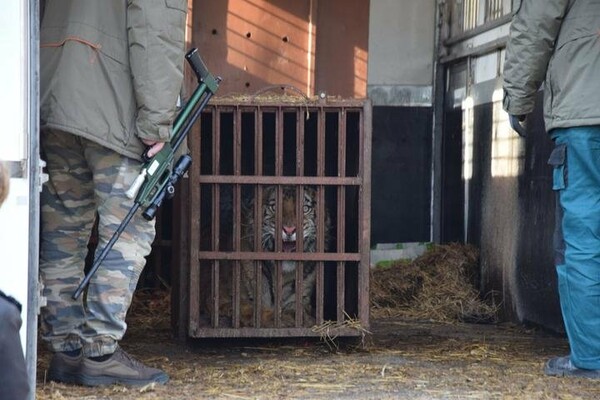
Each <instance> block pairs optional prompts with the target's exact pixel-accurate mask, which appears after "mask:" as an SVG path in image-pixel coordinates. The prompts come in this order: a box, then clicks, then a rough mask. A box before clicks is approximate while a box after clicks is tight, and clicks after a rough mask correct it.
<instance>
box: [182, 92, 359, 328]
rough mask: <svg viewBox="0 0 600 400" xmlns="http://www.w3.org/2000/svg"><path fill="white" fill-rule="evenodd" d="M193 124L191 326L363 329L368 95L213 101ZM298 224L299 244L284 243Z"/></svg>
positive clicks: (190, 236)
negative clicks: (196, 129)
mask: <svg viewBox="0 0 600 400" xmlns="http://www.w3.org/2000/svg"><path fill="white" fill-rule="evenodd" d="M198 125H199V132H198V134H194V135H192V138H191V140H190V149H191V153H192V158H193V159H194V160H195V162H194V164H193V167H192V169H191V171H190V172H189V180H188V182H189V186H188V190H189V202H190V203H189V206H188V210H189V211H188V212H189V218H190V229H189V260H190V264H189V271H188V273H189V282H188V284H189V301H188V303H187V305H188V306H189V326H188V335H189V336H190V337H277V336H279V337H287V336H319V335H321V334H322V333H320V330H319V329H318V328H319V326H324V325H326V326H327V327H328V329H330V331H333V332H331V333H332V334H333V333H334V334H335V335H341V336H358V335H360V334H362V331H361V330H360V329H357V328H356V327H357V326H360V327H361V328H367V327H368V325H369V296H368V293H369V290H368V288H369V248H370V244H369V237H370V219H369V216H370V194H371V187H370V173H371V172H370V169H371V107H370V103H369V101H368V100H333V101H332V100H322V101H315V102H309V101H301V102H287V103H286V102H283V103H277V102H272V103H271V102H256V101H250V100H242V101H225V100H218V99H215V100H213V101H212V102H211V104H210V105H209V106H208V107H207V109H206V110H205V111H204V113H203V115H202V117H201V121H200V123H199V124H198ZM300 199H302V201H300ZM311 201H312V202H311ZM269 202H270V203H269ZM288 202H289V204H288ZM269 207H271V208H270V210H271V214H269V211H268V208H269ZM286 207H287V208H286ZM286 210H287V211H286ZM311 213H314V214H311ZM284 214H286V215H287V214H289V215H287V216H286V215H284ZM290 215H293V221H291V222H290V221H289V218H290V217H289V216H290ZM307 215H310V217H311V218H309V217H308V216H307ZM313 216H314V217H313ZM286 218H287V219H288V220H287V221H284V220H285V219H286ZM249 221H251V222H249ZM307 221H308V222H307ZM267 222H268V223H270V224H271V227H272V233H271V234H270V235H271V236H269V237H270V241H271V242H270V243H271V245H270V247H265V246H266V245H265V244H264V243H263V242H265V240H263V234H265V232H267V230H268V226H267ZM311 223H312V230H311V229H309V228H310V227H309V228H306V226H308V225H310V224H311ZM301 227H302V229H301ZM291 231H294V232H297V235H296V236H295V241H294V242H293V244H292V245H290V243H286V242H285V241H284V240H283V237H284V236H286V235H287V233H290V232H291ZM300 231H302V232H303V234H302V235H301V234H300ZM286 232H287V233H286ZM307 232H310V234H309V233H307ZM286 237H287V236H286ZM290 237H291V236H290ZM290 246H291V247H292V248H291V249H290ZM186 297H187V296H186Z"/></svg>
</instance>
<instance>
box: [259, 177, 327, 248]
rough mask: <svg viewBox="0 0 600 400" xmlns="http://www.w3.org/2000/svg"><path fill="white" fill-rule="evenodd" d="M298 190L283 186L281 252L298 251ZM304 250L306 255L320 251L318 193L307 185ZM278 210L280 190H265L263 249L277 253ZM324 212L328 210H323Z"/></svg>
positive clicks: (305, 192)
mask: <svg viewBox="0 0 600 400" xmlns="http://www.w3.org/2000/svg"><path fill="white" fill-rule="evenodd" d="M296 194H297V190H296V187H294V186H283V187H282V199H281V227H277V228H278V229H281V250H282V251H283V252H295V251H297V249H296V243H297V237H298V236H297V235H298V231H299V230H298V227H297V225H298V222H299V221H300V219H298V218H297V210H298V207H297V206H296ZM302 201H303V203H302V219H301V223H302V231H301V232H302V243H303V245H302V247H303V250H304V251H305V252H315V251H316V250H317V207H316V205H317V192H316V190H315V189H314V188H312V187H308V186H305V187H304V193H303V199H302ZM276 207H277V187H276V186H269V187H267V188H266V189H265V193H264V201H263V221H262V230H261V244H262V248H263V250H266V251H274V250H275V240H276V238H277V235H276V234H275V230H276V229H277V228H276V226H275V222H276V215H277V211H276ZM321 210H324V208H321ZM325 228H326V232H325V236H326V237H325V239H326V240H325V242H326V243H327V241H328V235H329V229H328V228H329V215H328V213H325Z"/></svg>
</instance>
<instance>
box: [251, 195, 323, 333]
mask: <svg viewBox="0 0 600 400" xmlns="http://www.w3.org/2000/svg"><path fill="white" fill-rule="evenodd" d="M277 192H278V190H277V186H276V185H270V186H266V187H265V188H264V190H263V201H262V207H261V208H260V209H261V211H262V217H261V219H262V221H261V226H260V228H259V229H260V248H261V249H262V251H267V252H269V251H275V249H276V245H275V241H276V238H277V235H276V229H280V230H281V235H280V236H281V245H280V247H279V248H280V249H281V251H282V252H296V251H297V249H296V242H297V234H298V230H297V226H296V225H297V222H298V218H296V212H297V211H296V210H297V206H296V194H297V188H296V187H295V186H292V185H284V186H282V187H281V193H282V198H281V202H280V204H281V226H276V215H277V205H278V202H277ZM303 192H304V193H303V205H302V213H303V216H302V243H303V251H304V252H307V253H314V252H316V251H317V244H318V238H317V222H318V219H317V212H322V210H323V211H324V212H325V214H324V227H325V229H324V232H323V233H322V234H323V236H324V250H327V249H328V247H329V243H330V237H331V218H330V215H329V212H328V211H327V208H326V207H325V206H323V207H319V206H318V204H317V190H316V189H315V188H314V187H311V186H304V188H303ZM253 210H254V200H253V199H252V200H251V201H250V202H249V203H247V204H246V205H245V206H244V207H242V227H241V230H242V237H241V247H242V251H256V250H257V249H256V247H255V246H254V237H255V233H256V229H257V227H256V226H255V222H256V221H255V220H256V219H255V218H254V211H253ZM297 263H298V262H297V261H293V260H284V261H281V262H279V263H277V262H275V261H272V260H263V261H259V262H255V261H251V260H242V262H241V265H242V268H241V269H242V280H243V281H242V282H241V285H240V286H241V287H242V296H241V298H242V302H244V301H246V304H254V302H253V298H254V296H255V293H256V289H255V287H256V267H255V266H256V265H257V264H258V265H259V266H260V268H261V274H262V279H261V281H262V283H261V289H260V293H261V310H262V311H261V313H262V314H261V319H262V323H263V324H264V325H267V326H268V325H272V324H273V312H274V311H275V303H276V285H277V281H276V268H277V266H278V265H279V266H280V268H281V276H282V278H281V280H282V282H281V284H282V285H281V312H282V314H281V315H282V323H283V324H284V325H286V326H289V325H290V324H292V323H293V321H294V316H295V309H296V267H297ZM315 264H316V263H315V262H314V261H304V262H303V280H302V294H301V299H302V309H303V311H304V315H303V320H304V324H306V325H312V324H314V322H315V316H314V311H313V306H312V303H313V302H312V298H313V294H314V290H315V283H316V272H317V271H316V265H315ZM244 292H245V293H244ZM247 317H248V313H247V312H246V313H244V312H243V311H242V318H243V319H245V318H246V319H247Z"/></svg>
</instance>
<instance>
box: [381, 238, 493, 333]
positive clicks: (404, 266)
mask: <svg viewBox="0 0 600 400" xmlns="http://www.w3.org/2000/svg"><path fill="white" fill-rule="evenodd" d="M478 257H479V252H478V251H477V249H476V248H475V247H473V246H471V245H462V244H448V245H435V246H433V247H432V248H431V249H429V250H428V251H427V252H426V253H425V254H423V255H422V256H420V257H418V258H416V259H415V260H414V261H412V262H409V261H397V262H393V263H391V264H390V265H388V266H385V267H379V266H378V267H376V268H374V269H372V271H371V292H370V301H371V314H372V315H373V317H375V318H378V317H403V318H411V319H424V320H432V321H440V322H453V321H461V322H488V323H489V322H495V321H496V318H497V312H498V306H497V305H493V304H488V302H485V301H484V300H482V297H481V295H480V293H479V291H478V290H477V289H476V288H475V286H474V283H476V282H477V272H478V266H477V261H478Z"/></svg>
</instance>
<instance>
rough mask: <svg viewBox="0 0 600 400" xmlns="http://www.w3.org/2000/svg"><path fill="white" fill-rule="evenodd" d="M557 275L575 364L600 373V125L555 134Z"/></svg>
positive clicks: (556, 131)
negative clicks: (597, 370)
mask: <svg viewBox="0 0 600 400" xmlns="http://www.w3.org/2000/svg"><path fill="white" fill-rule="evenodd" d="M552 138H553V139H554V141H555V145H556V147H555V149H554V151H553V152H552V155H551V156H550V160H549V163H550V164H551V165H553V167H554V171H553V172H554V176H553V189H554V190H556V191H557V195H558V201H557V218H556V234H555V250H556V271H557V274H558V287H559V296H560V304H561V309H562V315H563V320H564V324H565V329H566V332H567V336H568V338H569V345H570V348H571V361H572V362H573V364H574V365H575V366H577V367H579V368H586V369H600V126H589V127H575V128H565V129H556V130H553V131H552Z"/></svg>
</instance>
